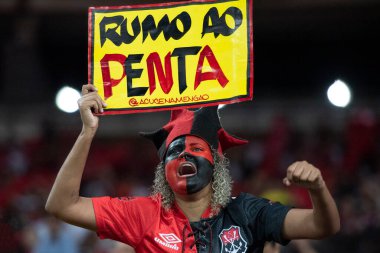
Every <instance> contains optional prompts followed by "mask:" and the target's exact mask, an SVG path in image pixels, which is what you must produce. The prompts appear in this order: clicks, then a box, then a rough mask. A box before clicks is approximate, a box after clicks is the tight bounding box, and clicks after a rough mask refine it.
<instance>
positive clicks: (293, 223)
mask: <svg viewBox="0 0 380 253" xmlns="http://www.w3.org/2000/svg"><path fill="white" fill-rule="evenodd" d="M284 184H285V185H287V186H289V185H291V184H296V185H299V186H303V187H306V188H308V190H309V194H310V198H311V201H312V203H313V209H292V210H290V211H289V212H288V214H287V215H286V217H285V222H284V227H283V235H284V237H285V238H286V239H301V238H309V239H321V238H324V237H327V236H330V235H333V234H335V233H336V232H338V231H339V229H340V219H339V213H338V209H337V207H336V204H335V201H334V199H333V198H332V196H331V194H330V192H329V190H328V189H327V187H326V184H325V182H324V180H323V178H322V175H321V172H320V171H319V169H317V168H315V167H314V166H313V165H311V164H309V163H307V162H305V161H303V162H295V163H293V164H292V165H291V166H289V168H288V171H287V176H286V178H284Z"/></svg>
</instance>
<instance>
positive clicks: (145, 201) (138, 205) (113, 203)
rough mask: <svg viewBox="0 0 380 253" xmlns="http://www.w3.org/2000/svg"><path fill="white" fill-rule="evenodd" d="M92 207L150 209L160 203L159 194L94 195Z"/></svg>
mask: <svg viewBox="0 0 380 253" xmlns="http://www.w3.org/2000/svg"><path fill="white" fill-rule="evenodd" d="M92 202H93V205H94V208H95V209H96V208H97V207H98V208H99V207H102V209H145V210H147V211H148V210H151V208H155V207H157V206H160V205H161V196H160V195H152V196H146V197H110V196H107V197H95V198H92Z"/></svg>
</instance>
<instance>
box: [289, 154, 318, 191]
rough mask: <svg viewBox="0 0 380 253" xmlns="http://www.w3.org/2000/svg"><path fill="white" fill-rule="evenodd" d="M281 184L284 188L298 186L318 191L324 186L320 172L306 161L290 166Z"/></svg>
mask: <svg viewBox="0 0 380 253" xmlns="http://www.w3.org/2000/svg"><path fill="white" fill-rule="evenodd" d="M283 183H284V184H285V185H286V186H290V185H292V184H294V185H299V186H302V187H305V188H308V189H309V190H319V189H322V188H323V187H324V186H325V182H324V180H323V178H322V175H321V171H320V170H319V169H317V168H316V167H314V166H313V165H312V164H310V163H308V162H306V161H302V162H300V161H299V162H295V163H293V164H292V165H290V166H289V167H288V169H287V173H286V177H285V178H284V179H283Z"/></svg>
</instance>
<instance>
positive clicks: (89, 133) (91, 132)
mask: <svg viewBox="0 0 380 253" xmlns="http://www.w3.org/2000/svg"><path fill="white" fill-rule="evenodd" d="M97 130H98V128H97V127H86V126H85V125H83V127H82V131H81V133H80V136H82V137H86V138H91V139H92V138H93V137H94V136H95V134H96V131H97Z"/></svg>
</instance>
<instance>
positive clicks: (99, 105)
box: [45, 85, 105, 230]
mask: <svg viewBox="0 0 380 253" xmlns="http://www.w3.org/2000/svg"><path fill="white" fill-rule="evenodd" d="M82 95H83V96H82V98H81V99H79V100H78V105H79V109H80V114H81V118H82V122H83V127H82V131H81V133H80V135H79V136H78V138H77V140H76V142H75V144H74V146H73V148H72V149H71V151H70V153H69V155H68V156H67V158H66V160H65V162H64V163H63V165H62V167H61V169H60V170H59V172H58V175H57V177H56V179H55V182H54V185H53V187H52V189H51V191H50V194H49V197H48V200H47V202H46V206H45V209H46V211H47V212H49V213H51V214H53V215H55V216H56V217H57V218H59V219H61V220H64V221H66V222H68V223H70V224H73V225H77V226H80V227H84V228H88V229H91V230H96V222H95V214H94V209H93V206H92V201H91V199H90V198H84V197H80V196H79V189H80V183H81V180H82V174H83V170H84V167H85V164H86V160H87V156H88V152H89V150H90V146H91V143H92V140H93V138H94V135H95V133H96V130H97V128H98V122H99V119H98V117H97V116H94V115H93V114H92V111H91V109H93V110H94V112H95V113H101V112H103V107H105V103H104V101H102V100H101V99H100V97H99V95H98V94H97V92H96V89H95V87H94V86H92V85H83V87H82Z"/></svg>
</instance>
